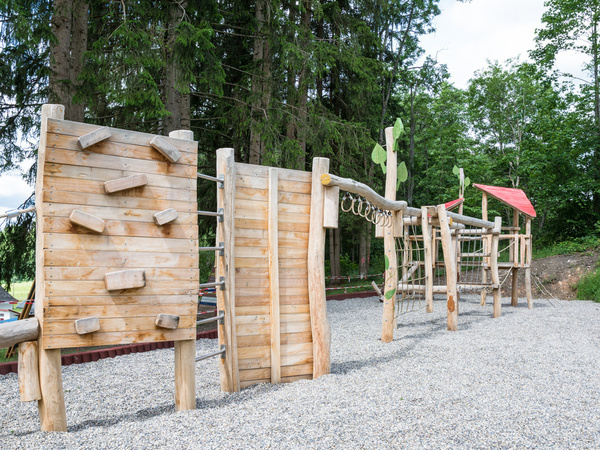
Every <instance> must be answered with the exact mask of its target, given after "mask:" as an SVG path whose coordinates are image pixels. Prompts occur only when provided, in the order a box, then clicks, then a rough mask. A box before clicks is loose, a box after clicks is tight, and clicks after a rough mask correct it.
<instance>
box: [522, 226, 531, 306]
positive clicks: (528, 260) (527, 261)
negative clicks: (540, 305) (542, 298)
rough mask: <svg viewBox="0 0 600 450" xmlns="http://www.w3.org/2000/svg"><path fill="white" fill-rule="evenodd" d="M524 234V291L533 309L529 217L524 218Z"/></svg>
mask: <svg viewBox="0 0 600 450" xmlns="http://www.w3.org/2000/svg"><path fill="white" fill-rule="evenodd" d="M525 236H526V238H525V239H526V240H525V242H526V251H525V259H524V261H523V262H524V263H525V292H526V294H527V307H528V308H529V309H533V298H532V295H531V260H532V259H533V258H532V256H533V247H532V244H533V242H532V238H531V218H530V217H526V218H525Z"/></svg>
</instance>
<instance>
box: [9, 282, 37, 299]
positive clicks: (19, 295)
mask: <svg viewBox="0 0 600 450" xmlns="http://www.w3.org/2000/svg"><path fill="white" fill-rule="evenodd" d="M32 284H33V281H22V282H20V283H13V284H11V285H10V290H9V291H8V293H9V294H10V295H12V296H13V297H14V298H16V299H17V300H27V295H28V294H29V290H30V289H31V285H32Z"/></svg>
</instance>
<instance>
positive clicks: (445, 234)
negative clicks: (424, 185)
mask: <svg viewBox="0 0 600 450" xmlns="http://www.w3.org/2000/svg"><path fill="white" fill-rule="evenodd" d="M437 212H438V218H439V220H440V231H441V235H442V249H443V251H444V263H445V267H446V289H447V307H448V319H447V322H448V330H449V331H456V328H457V318H458V312H457V309H456V303H457V301H456V253H455V248H454V246H453V245H452V236H451V233H450V225H449V223H448V216H447V215H446V208H445V206H444V205H443V204H442V205H438V206H437Z"/></svg>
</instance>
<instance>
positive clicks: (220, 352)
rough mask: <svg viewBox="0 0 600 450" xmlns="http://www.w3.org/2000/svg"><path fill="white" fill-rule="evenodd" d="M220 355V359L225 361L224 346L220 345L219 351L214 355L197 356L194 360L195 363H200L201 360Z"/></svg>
mask: <svg viewBox="0 0 600 450" xmlns="http://www.w3.org/2000/svg"><path fill="white" fill-rule="evenodd" d="M217 355H221V359H225V346H224V345H221V350H219V351H218V352H214V353H209V354H208V355H203V356H198V357H197V358H196V362H198V361H202V360H203V359H208V358H212V357H213V356H217Z"/></svg>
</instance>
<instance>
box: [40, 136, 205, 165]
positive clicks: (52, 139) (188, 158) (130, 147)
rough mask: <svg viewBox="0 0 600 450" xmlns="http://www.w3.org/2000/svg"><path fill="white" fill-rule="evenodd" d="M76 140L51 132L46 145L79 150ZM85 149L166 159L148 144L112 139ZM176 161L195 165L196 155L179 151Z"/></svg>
mask: <svg viewBox="0 0 600 450" xmlns="http://www.w3.org/2000/svg"><path fill="white" fill-rule="evenodd" d="M77 140H78V138H77V137H75V136H69V135H66V134H53V133H51V134H48V141H47V142H48V144H47V145H48V146H49V147H53V148H62V149H65V150H79V151H81V147H79V144H78V142H77ZM85 151H86V152H89V153H92V152H93V153H98V154H102V155H113V156H127V157H128V158H132V159H145V160H149V161H164V162H167V159H166V158H165V157H164V156H163V155H161V154H160V153H157V152H156V150H154V149H153V148H151V147H150V146H145V145H135V144H123V143H121V142H116V141H113V140H112V139H110V140H107V141H105V142H101V143H100V144H99V145H92V146H90V147H89V148H86V149H85ZM177 162H178V163H179V164H188V165H195V164H196V156H195V154H194V153H193V152H190V151H186V152H181V158H180V159H179V161H177Z"/></svg>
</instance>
